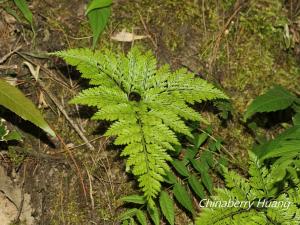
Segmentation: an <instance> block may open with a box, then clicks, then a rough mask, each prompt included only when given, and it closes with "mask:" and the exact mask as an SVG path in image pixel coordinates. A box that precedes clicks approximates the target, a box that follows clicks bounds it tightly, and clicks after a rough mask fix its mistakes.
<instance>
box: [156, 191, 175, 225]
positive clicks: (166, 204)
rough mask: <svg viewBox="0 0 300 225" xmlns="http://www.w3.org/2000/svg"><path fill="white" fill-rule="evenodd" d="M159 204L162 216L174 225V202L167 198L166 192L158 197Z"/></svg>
mask: <svg viewBox="0 0 300 225" xmlns="http://www.w3.org/2000/svg"><path fill="white" fill-rule="evenodd" d="M159 204H160V208H161V211H162V213H163V215H164V216H165V217H166V219H167V221H168V222H169V223H170V224H171V225H174V218H175V213H174V202H173V200H172V199H171V198H170V197H169V195H168V193H167V192H165V191H162V192H161V194H160V197H159Z"/></svg>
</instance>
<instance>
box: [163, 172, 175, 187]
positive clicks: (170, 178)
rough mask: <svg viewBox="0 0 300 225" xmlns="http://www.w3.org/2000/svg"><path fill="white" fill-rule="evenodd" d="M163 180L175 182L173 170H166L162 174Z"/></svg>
mask: <svg viewBox="0 0 300 225" xmlns="http://www.w3.org/2000/svg"><path fill="white" fill-rule="evenodd" d="M164 181H165V182H167V183H169V184H175V183H176V181H177V179H176V176H175V175H174V173H173V172H171V171H166V175H165V176H164Z"/></svg>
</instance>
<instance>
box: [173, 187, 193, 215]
mask: <svg viewBox="0 0 300 225" xmlns="http://www.w3.org/2000/svg"><path fill="white" fill-rule="evenodd" d="M173 193H174V196H175V198H176V199H177V201H178V202H179V203H180V204H181V205H182V206H183V207H184V208H186V209H187V210H188V211H190V212H191V213H192V214H194V209H193V203H192V200H191V198H190V196H189V194H188V192H187V191H186V190H185V188H184V187H183V186H182V185H180V184H178V183H176V184H175V185H174V188H173Z"/></svg>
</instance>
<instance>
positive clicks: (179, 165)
mask: <svg viewBox="0 0 300 225" xmlns="http://www.w3.org/2000/svg"><path fill="white" fill-rule="evenodd" d="M172 165H173V166H174V168H175V169H176V171H177V172H178V173H179V174H180V175H182V176H184V177H188V176H189V171H188V169H187V168H186V166H185V165H184V162H183V161H180V160H174V161H172Z"/></svg>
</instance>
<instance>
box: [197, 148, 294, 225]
mask: <svg viewBox="0 0 300 225" xmlns="http://www.w3.org/2000/svg"><path fill="white" fill-rule="evenodd" d="M249 155H250V167H249V175H250V178H249V179H246V178H243V177H242V176H241V175H239V174H238V173H236V172H234V171H228V170H227V169H224V177H225V181H226V186H227V188H223V189H217V190H216V195H215V196H213V197H212V200H211V201H212V202H229V201H233V202H245V204H239V205H237V206H238V207H207V208H206V207H205V208H203V210H202V212H201V214H200V216H199V217H198V218H197V220H196V225H210V224H211V225H223V224H224V225H227V224H228V225H229V224H245V225H250V224H251V225H255V224H260V225H269V224H280V225H293V224H295V225H296V224H300V209H299V208H298V205H299V203H300V185H299V179H298V177H297V176H294V175H291V177H290V179H284V180H283V181H281V182H280V184H279V183H278V181H277V179H276V174H274V169H276V167H275V168H274V167H272V168H271V169H269V168H267V167H266V166H264V165H263V164H262V163H261V162H260V161H259V159H258V158H257V156H256V155H255V154H254V153H252V152H250V153H249ZM291 183H293V185H292V184H291ZM246 203H247V204H246Z"/></svg>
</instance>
